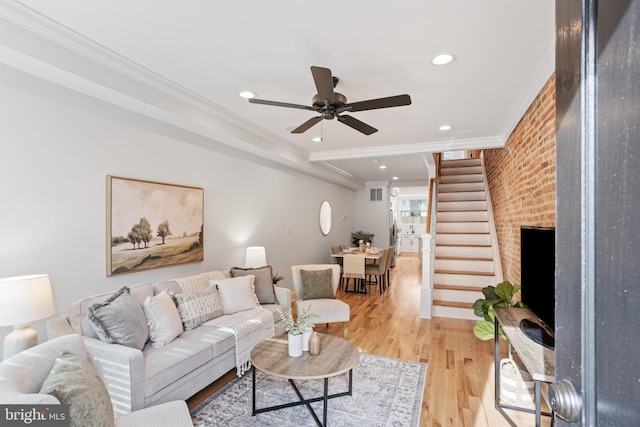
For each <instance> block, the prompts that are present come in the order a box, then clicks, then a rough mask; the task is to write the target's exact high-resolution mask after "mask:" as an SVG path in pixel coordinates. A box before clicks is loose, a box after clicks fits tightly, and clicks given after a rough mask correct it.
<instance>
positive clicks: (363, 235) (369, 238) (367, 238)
mask: <svg viewBox="0 0 640 427" xmlns="http://www.w3.org/2000/svg"><path fill="white" fill-rule="evenodd" d="M373 237H374V234H373V233H369V232H368V231H356V232H355V233H351V243H353V246H354V247H358V246H359V245H360V240H362V243H364V244H365V245H366V244H367V243H369V244H371V243H372V242H373Z"/></svg>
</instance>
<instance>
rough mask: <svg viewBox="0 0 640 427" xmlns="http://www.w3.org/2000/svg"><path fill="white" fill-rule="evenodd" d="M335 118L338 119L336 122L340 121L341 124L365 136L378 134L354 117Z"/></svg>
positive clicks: (376, 130)
mask: <svg viewBox="0 0 640 427" xmlns="http://www.w3.org/2000/svg"><path fill="white" fill-rule="evenodd" d="M337 117H338V121H340V122H341V123H344V124H345V125H347V126H350V127H352V128H354V129H355V130H357V131H359V132H362V133H364V134H365V135H371V134H372V133H376V132H378V129H376V128H374V127H372V126H369V125H368V124H366V123H365V122H361V121H360V120H358V119H356V118H355V117H351V116H337Z"/></svg>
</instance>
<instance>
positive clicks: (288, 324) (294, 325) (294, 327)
mask: <svg viewBox="0 0 640 427" xmlns="http://www.w3.org/2000/svg"><path fill="white" fill-rule="evenodd" d="M277 310H278V313H280V316H281V317H282V320H283V322H284V326H285V330H286V331H287V332H289V333H290V334H291V335H300V334H301V333H303V332H304V330H305V329H307V328H313V324H312V323H311V319H313V318H314V317H318V315H317V314H314V313H311V312H309V308H308V307H307V308H305V309H304V310H302V313H300V315H299V316H298V318H297V319H296V320H293V315H292V314H291V309H290V308H288V307H285V306H284V305H278V306H277Z"/></svg>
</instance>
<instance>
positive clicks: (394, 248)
mask: <svg viewBox="0 0 640 427" xmlns="http://www.w3.org/2000/svg"><path fill="white" fill-rule="evenodd" d="M395 250H396V247H395V246H389V257H388V258H387V267H386V271H387V281H386V282H385V283H386V285H387V288H390V287H391V259H392V258H393V255H394V254H393V251H395Z"/></svg>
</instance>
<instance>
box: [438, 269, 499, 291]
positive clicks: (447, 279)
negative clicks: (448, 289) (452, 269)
mask: <svg viewBox="0 0 640 427" xmlns="http://www.w3.org/2000/svg"><path fill="white" fill-rule="evenodd" d="M433 283H435V284H437V285H447V286H475V287H477V288H478V289H482V288H484V287H486V286H489V285H492V286H495V285H496V279H495V277H494V276H474V275H472V274H448V273H435V274H434V278H433Z"/></svg>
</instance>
